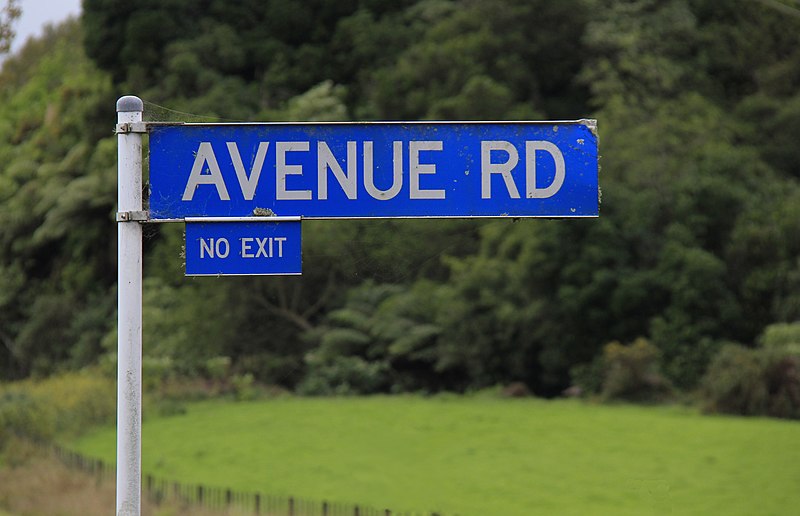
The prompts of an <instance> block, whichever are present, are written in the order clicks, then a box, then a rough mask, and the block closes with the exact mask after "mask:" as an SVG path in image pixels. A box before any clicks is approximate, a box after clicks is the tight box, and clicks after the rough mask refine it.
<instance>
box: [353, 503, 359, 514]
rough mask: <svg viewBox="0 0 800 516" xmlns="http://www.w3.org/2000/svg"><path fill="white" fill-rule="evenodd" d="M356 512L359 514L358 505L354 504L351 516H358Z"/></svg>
mask: <svg viewBox="0 0 800 516" xmlns="http://www.w3.org/2000/svg"><path fill="white" fill-rule="evenodd" d="M358 514H359V512H358V505H356V506H355V508H354V509H353V516H358Z"/></svg>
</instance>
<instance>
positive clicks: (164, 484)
mask: <svg viewBox="0 0 800 516" xmlns="http://www.w3.org/2000/svg"><path fill="white" fill-rule="evenodd" d="M51 448H52V452H53V454H54V455H55V456H56V457H57V458H58V460H60V461H61V462H62V463H63V464H64V465H65V466H67V467H69V468H71V469H76V470H79V471H83V472H85V473H89V474H91V475H94V476H95V477H97V480H98V482H100V481H105V480H116V467H115V466H114V464H109V463H107V462H104V461H102V460H100V459H96V458H92V457H86V456H85V455H81V454H80V453H76V452H74V451H72V450H68V449H66V448H63V447H61V446H58V445H56V444H53V445H51ZM142 480H143V482H142V492H143V496H146V497H148V498H149V499H150V500H151V501H152V502H153V503H155V504H157V505H160V504H162V503H178V504H181V505H192V506H197V507H203V508H205V509H211V510H220V511H230V510H236V511H240V512H241V513H242V514H247V513H252V514H255V515H264V516H444V515H443V514H442V513H440V512H434V511H431V512H426V513H419V512H413V513H412V512H395V511H391V510H389V509H376V508H374V507H368V506H364V505H358V504H352V503H336V502H328V501H324V500H323V501H319V500H308V499H304V498H297V497H294V496H273V495H266V494H263V493H258V492H246V491H237V490H234V489H230V488H220V487H212V486H206V485H203V484H185V483H182V482H174V481H168V480H165V479H161V478H156V477H154V476H153V475H144V476H143V479H142Z"/></svg>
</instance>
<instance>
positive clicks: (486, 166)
mask: <svg viewBox="0 0 800 516" xmlns="http://www.w3.org/2000/svg"><path fill="white" fill-rule="evenodd" d="M492 151H504V152H506V153H507V154H508V160H507V161H506V162H505V163H492ZM517 163H519V153H517V149H516V147H514V146H513V145H512V144H511V143H510V142H506V141H502V140H500V141H485V142H481V199H491V198H492V174H500V175H501V176H502V177H503V182H505V184H506V189H507V190H508V195H509V196H510V197H511V198H512V199H519V190H517V185H515V184H514V178H513V177H511V170H512V169H513V168H514V167H516V166H517Z"/></svg>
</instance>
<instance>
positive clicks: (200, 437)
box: [74, 393, 800, 516]
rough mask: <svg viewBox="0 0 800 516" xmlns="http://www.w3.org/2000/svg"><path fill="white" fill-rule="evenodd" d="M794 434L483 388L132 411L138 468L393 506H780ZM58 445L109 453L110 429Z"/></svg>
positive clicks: (793, 462) (477, 509)
mask: <svg viewBox="0 0 800 516" xmlns="http://www.w3.org/2000/svg"><path fill="white" fill-rule="evenodd" d="M797 431H798V424H797V423H795V422H785V421H775V420H768V419H743V418H731V417H713V418H711V417H704V416H701V415H699V414H697V413H696V412H693V411H690V410H687V409H682V408H675V407H651V408H643V407H633V406H624V405H619V406H602V405H590V404H584V403H580V402H575V401H566V400H559V401H542V400H537V399H527V400H518V399H514V400H509V399H499V398H497V397H495V396H493V395H491V394H488V393H487V394H486V395H481V396H474V397H466V396H464V397H461V396H460V397H454V396H449V395H443V396H440V397H433V398H427V399H426V398H421V397H416V396H392V397H384V396H375V397H358V398H337V399H315V398H291V397H286V398H280V399H276V400H272V401H259V402H252V403H225V402H219V401H207V402H201V403H195V404H189V405H188V407H187V412H186V414H184V415H179V416H173V417H165V418H146V420H145V423H144V435H145V436H146V439H145V440H144V441H143V443H142V445H143V459H144V463H143V471H144V472H145V473H146V474H152V475H154V476H156V477H161V478H168V479H174V480H180V481H182V482H186V483H203V484H205V485H212V486H220V487H231V488H233V489H240V490H244V491H256V490H260V491H262V492H265V493H274V494H284V495H288V494H292V495H295V496H302V497H306V498H312V499H317V500H322V499H327V500H335V501H341V502H356V501H357V502H360V503H363V504H367V505H372V506H375V507H388V508H390V509H392V510H393V513H394V511H397V512H404V511H426V513H427V511H432V510H439V511H441V512H442V513H443V514H447V515H450V514H463V515H484V514H503V515H509V516H510V515H529V514H613V515H622V514H631V515H641V514H665V513H673V514H731V515H733V514H737V515H750V514H790V513H792V511H793V509H792V507H797V505H798V503H800V491H798V490H797V489H796V485H797V468H798V466H797V464H798V460H800V448H798V446H797V440H798V437H797ZM74 447H75V448H76V449H77V450H79V451H80V452H81V453H84V454H87V455H89V456H92V457H98V458H102V459H103V460H109V461H112V460H113V458H114V453H115V451H114V450H115V439H114V429H113V428H106V429H103V430H101V431H98V432H95V433H93V434H91V435H87V436H85V437H84V438H81V439H80V441H79V442H77V443H75V444H74ZM244 465H246V466H244Z"/></svg>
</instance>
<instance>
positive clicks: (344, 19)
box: [0, 0, 800, 395]
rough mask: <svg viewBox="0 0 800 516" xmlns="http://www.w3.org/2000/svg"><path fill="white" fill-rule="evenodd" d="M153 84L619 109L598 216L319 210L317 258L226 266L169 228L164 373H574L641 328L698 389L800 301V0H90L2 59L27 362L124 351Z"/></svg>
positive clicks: (0, 195) (313, 382)
mask: <svg viewBox="0 0 800 516" xmlns="http://www.w3.org/2000/svg"><path fill="white" fill-rule="evenodd" d="M131 92H132V93H135V94H138V95H140V96H141V97H142V98H144V99H145V101H146V108H145V111H146V112H145V117H146V118H147V119H151V120H152V119H155V120H164V119H170V118H172V119H175V118H178V119H181V118H185V116H186V115H184V114H181V113H175V112H173V111H169V110H167V109H164V108H161V107H160V106H161V105H163V106H168V107H169V108H170V109H173V110H178V111H181V112H188V113H194V114H195V115H197V116H199V117H204V118H202V119H206V120H215V119H219V118H222V119H228V120H230V119H235V120H297V119H303V120H336V119H409V118H413V119H432V118H438V119H493V120H502V119H531V118H545V119H574V118H584V117H593V118H597V119H598V120H599V131H600V146H601V147H600V148H601V154H602V158H601V167H602V171H601V178H600V183H601V186H602V190H603V192H602V193H603V198H602V200H603V203H602V206H601V217H600V218H599V219H594V220H569V221H541V220H536V221H530V220H523V221H519V222H516V223H512V222H510V221H491V222H473V221H427V220H425V221H397V220H392V221H369V222H359V221H338V222H321V221H320V222H312V223H309V222H306V223H304V250H303V253H304V275H303V276H302V277H301V278H258V279H241V278H240V279H235V278H234V279H224V280H186V279H184V278H183V277H182V274H181V269H182V266H181V257H180V249H181V245H182V244H181V241H182V234H181V231H182V228H180V227H179V226H176V225H172V226H159V227H148V228H147V229H146V252H147V255H146V260H145V269H146V271H145V273H146V283H145V321H146V323H145V350H144V352H145V355H146V356H147V358H148V360H150V363H158V364H162V365H165V367H167V368H168V369H169V371H167V373H165V374H188V375H208V374H209V371H208V368H207V367H206V365H207V364H208V363H210V362H209V361H212V362H213V360H218V359H219V357H227V358H225V359H223V360H227V359H229V361H228V362H226V363H229V364H230V369H231V373H232V374H234V375H242V377H245V376H244V375H248V374H249V375H252V377H253V378H255V379H256V380H258V381H261V382H265V383H275V384H280V385H284V386H287V387H291V388H294V387H297V388H299V389H300V390H301V391H303V392H313V393H337V392H338V393H345V392H347V393H352V392H398V391H428V392H430V391H440V390H469V389H476V388H481V387H485V386H488V385H494V384H498V383H509V382H514V381H521V382H524V383H526V384H527V385H528V386H529V387H530V388H531V389H532V390H533V391H534V392H535V393H538V394H543V395H554V394H557V393H559V392H561V391H562V390H563V389H564V388H565V387H567V386H569V385H570V382H571V379H570V376H569V371H570V370H576V369H575V366H577V365H580V364H591V363H592V362H593V361H596V360H597V357H599V356H600V355H601V354H602V351H603V348H604V346H605V345H606V344H607V343H609V342H613V341H619V342H633V341H635V340H636V339H637V338H640V337H642V338H645V339H647V340H648V341H649V342H650V343H652V344H653V345H654V346H655V347H656V348H657V349H658V355H659V358H660V363H661V368H662V371H663V374H664V375H665V376H666V378H667V379H668V383H670V384H672V385H674V386H675V387H677V388H684V389H685V388H693V387H695V386H697V385H698V384H699V382H700V379H701V378H702V377H703V375H704V374H705V372H706V370H707V367H708V364H709V363H710V361H711V360H712V358H713V357H714V356H715V354H716V353H717V352H718V351H719V350H720V349H721V348H722V347H723V346H724V345H726V344H728V343H731V342H736V343H740V344H742V345H745V346H752V345H754V344H755V342H756V338H757V336H758V335H760V334H761V333H762V331H763V330H764V328H765V327H767V326H768V325H770V324H773V323H791V322H794V321H797V320H798V319H800V146H798V145H796V144H795V143H796V142H795V141H794V140H795V138H796V135H797V134H798V132H800V126H799V125H798V124H800V20H798V18H797V17H791V16H785V15H784V14H783V13H782V12H781V11H779V10H777V9H774V8H773V7H771V6H770V3H767V2H751V1H747V0H734V1H730V2H715V1H712V0H625V1H623V0H568V1H563V2H552V1H547V0H536V1H522V0H460V1H456V0H452V1H451V0H419V1H412V0H406V1H402V2H396V1H393V2H389V1H381V0H349V1H339V2H331V1H324V0H315V1H313V2H302V3H298V2H293V1H289V0H269V1H261V0H249V1H243V2H237V3H236V4H235V6H234V5H231V4H230V2H223V1H220V0H203V1H197V2H196V1H189V0H169V1H164V0H159V1H155V0H148V1H142V2H127V3H125V2H113V1H109V0H86V1H85V2H84V14H83V17H82V19H81V20H80V22H72V23H67V24H65V25H63V26H61V27H58V28H56V29H54V30H51V31H50V32H49V33H48V34H46V35H45V36H44V37H43V38H41V39H40V40H38V41H34V42H32V43H30V44H28V46H26V47H25V48H24V49H23V50H22V51H21V53H20V54H19V55H15V56H11V57H10V58H9V59H8V60H7V61H6V62H5V63H4V64H3V70H2V72H1V73H0V343H2V346H0V378H5V379H9V378H14V377H25V376H28V375H31V374H41V375H46V374H50V373H53V372H54V371H58V370H60V369H65V368H78V367H83V366H85V365H87V364H92V363H95V362H98V361H100V362H102V363H104V364H107V363H109V362H110V363H113V360H114V350H115V338H114V334H115V328H114V323H113V321H114V298H115V286H114V285H115V263H114V260H115V258H114V255H115V250H114V241H115V238H114V231H115V230H114V223H113V212H114V200H115V199H114V197H115V193H114V192H115V184H114V183H115V179H114V178H115V164H114V161H115V157H114V152H115V151H114V149H115V141H114V138H113V136H112V135H111V131H110V129H111V127H113V122H114V112H113V107H114V100H115V98H116V97H117V96H119V95H121V94H124V93H131ZM584 369H585V368H584Z"/></svg>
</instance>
